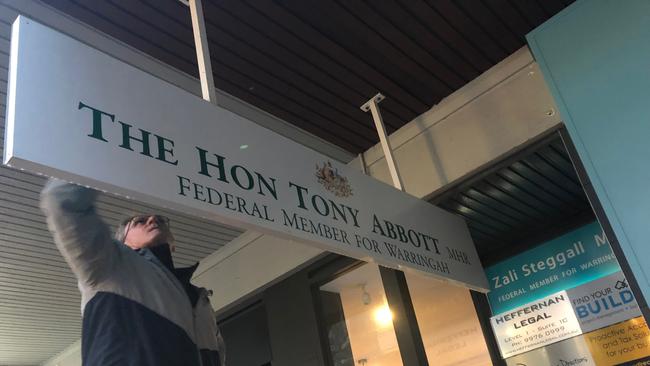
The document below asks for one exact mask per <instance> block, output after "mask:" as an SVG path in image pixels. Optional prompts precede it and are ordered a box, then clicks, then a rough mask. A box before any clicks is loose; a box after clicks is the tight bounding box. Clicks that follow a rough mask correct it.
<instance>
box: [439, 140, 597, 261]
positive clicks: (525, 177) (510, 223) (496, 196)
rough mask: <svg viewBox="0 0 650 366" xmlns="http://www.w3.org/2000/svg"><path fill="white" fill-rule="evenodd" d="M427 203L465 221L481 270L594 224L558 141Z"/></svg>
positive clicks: (530, 152)
mask: <svg viewBox="0 0 650 366" xmlns="http://www.w3.org/2000/svg"><path fill="white" fill-rule="evenodd" d="M432 203H434V204H437V205H438V206H440V207H442V208H445V209H447V210H448V211H451V212H453V213H456V214H459V215H461V216H463V217H464V218H465V219H466V220H467V223H468V226H469V229H470V233H471V235H472V238H473V239H474V243H475V244H476V248H477V250H478V252H479V256H480V257H481V260H482V262H483V265H485V266H487V265H490V264H491V263H494V262H495V261H498V260H500V259H503V258H505V257H507V256H510V255H513V254H515V253H517V252H520V251H522V250H525V249H527V248H529V247H530V246H532V245H535V244H539V243H541V242H543V241H545V240H549V239H551V238H553V237H554V236H558V235H560V234H562V232H564V231H568V230H570V229H573V228H574V227H576V226H578V225H582V224H585V223H587V222H590V221H593V220H595V216H594V214H593V211H592V210H591V206H590V205H589V202H588V200H587V197H586V196H585V194H584V191H583V190H582V187H581V185H580V181H579V180H578V176H577V175H576V172H575V170H574V169H573V166H572V165H571V160H570V159H569V156H568V154H567V152H566V150H565V148H564V146H563V144H562V141H561V140H560V138H559V137H553V138H552V139H551V140H547V141H544V142H543V143H541V144H538V145H535V146H534V147H533V148H530V149H528V150H527V151H525V152H523V153H521V154H519V155H518V156H517V157H516V159H513V160H511V161H509V162H508V163H507V164H506V165H505V166H500V167H498V168H497V169H496V170H494V171H492V172H489V173H481V175H480V176H479V177H477V178H474V179H470V180H469V181H467V182H465V183H463V184H461V185H460V186H458V187H456V188H454V189H451V190H449V191H448V192H446V193H443V194H442V195H440V196H438V197H435V198H434V199H432Z"/></svg>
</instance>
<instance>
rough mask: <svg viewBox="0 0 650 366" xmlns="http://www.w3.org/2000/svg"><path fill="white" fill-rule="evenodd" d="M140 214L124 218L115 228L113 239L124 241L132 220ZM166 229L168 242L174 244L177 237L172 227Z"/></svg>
mask: <svg viewBox="0 0 650 366" xmlns="http://www.w3.org/2000/svg"><path fill="white" fill-rule="evenodd" d="M138 216H140V215H131V216H128V217H125V218H124V219H122V221H120V224H119V225H118V226H117V228H116V229H115V232H114V233H113V239H115V240H117V241H119V242H120V243H124V240H125V239H126V234H127V233H128V232H129V228H130V226H131V220H133V219H134V218H135V217H138ZM165 231H166V233H165V234H167V244H169V245H174V244H175V243H176V239H174V234H172V232H171V228H169V227H167V228H166V230H165Z"/></svg>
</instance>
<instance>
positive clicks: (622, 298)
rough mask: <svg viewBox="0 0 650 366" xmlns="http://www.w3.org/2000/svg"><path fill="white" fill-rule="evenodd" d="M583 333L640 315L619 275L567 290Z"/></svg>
mask: <svg viewBox="0 0 650 366" xmlns="http://www.w3.org/2000/svg"><path fill="white" fill-rule="evenodd" d="M567 294H568V295H569V299H570V300H571V304H572V305H573V309H574V311H575V314H576V316H577V318H578V321H579V322H580V328H582V331H583V332H584V333H587V332H591V331H592V330H595V329H600V328H604V327H606V326H608V325H612V324H614V323H619V322H622V321H625V320H628V319H631V318H636V317H638V316H641V310H639V305H638V304H637V302H636V300H635V299H634V295H633V294H632V290H631V289H630V287H629V285H628V284H627V280H626V279H625V276H624V275H623V272H616V273H613V274H611V275H609V276H605V277H603V278H600V279H598V280H596V281H592V282H589V283H587V284H585V285H582V286H578V287H575V288H572V289H570V290H567Z"/></svg>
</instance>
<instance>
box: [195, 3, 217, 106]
mask: <svg viewBox="0 0 650 366" xmlns="http://www.w3.org/2000/svg"><path fill="white" fill-rule="evenodd" d="M189 7H190V14H191V16H192V31H193V33H194V45H195V47H196V61H197V62H198V64H199V78H200V79H201V93H202V95H203V99H205V100H207V101H208V102H210V103H213V104H217V95H216V92H215V89H214V76H213V75H212V62H211V60H210V50H209V48H208V36H207V35H206V33H205V19H204V18H203V4H202V3H201V0H189Z"/></svg>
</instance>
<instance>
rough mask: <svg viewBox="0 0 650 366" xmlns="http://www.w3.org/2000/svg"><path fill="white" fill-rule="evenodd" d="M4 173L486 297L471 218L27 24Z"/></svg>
mask: <svg viewBox="0 0 650 366" xmlns="http://www.w3.org/2000/svg"><path fill="white" fill-rule="evenodd" d="M7 108H8V110H7V128H6V138H5V156H4V163H5V164H8V165H11V166H14V167H17V168H22V169H25V170H29V171H34V172H39V173H43V174H46V175H50V176H57V177H60V178H64V179H68V180H70V181H74V182H77V183H80V184H85V185H88V186H92V187H96V188H99V189H103V190H106V191H109V192H112V193H117V194H121V195H125V196H130V197H133V198H136V199H138V200H142V201H145V202H151V203H155V204H159V205H165V206H168V207H170V208H173V209H177V210H181V211H185V212H189V213H193V214H196V215H200V216H203V217H207V218H211V219H213V220H215V221H219V222H224V223H227V224H231V225H236V226H239V227H244V228H252V229H255V230H261V231H266V232H270V233H272V234H275V235H280V236H284V237H287V238H295V239H299V240H301V241H305V242H309V243H312V244H314V245H316V246H319V247H320V248H322V249H324V250H328V251H332V252H337V253H341V254H344V255H347V256H351V257H356V258H359V259H362V260H372V261H376V262H378V263H380V264H383V265H386V266H390V267H393V268H402V269H414V270H418V271H421V272H425V273H428V274H431V275H434V276H437V277H440V278H444V279H449V280H454V281H458V282H461V283H463V284H465V285H466V286H468V287H470V288H474V289H477V290H482V291H486V288H487V281H486V279H485V275H484V273H483V269H482V266H481V263H480V261H479V258H478V255H477V253H476V250H475V248H474V245H473V243H472V241H471V238H470V235H469V231H468V230H467V226H466V224H465V222H464V221H463V220H462V219H461V218H459V217H457V216H454V215H451V214H449V213H447V212H445V211H443V210H441V209H439V208H437V207H434V206H433V205H431V204H429V203H427V202H424V201H422V200H419V199H417V198H415V197H412V196H410V195H408V194H406V193H403V192H400V191H398V190H396V189H394V188H393V187H391V186H388V185H386V184H383V183H381V182H379V181H377V180H375V179H372V178H370V177H367V176H365V175H363V174H361V173H360V172H357V171H355V170H353V169H350V168H348V167H347V166H345V165H342V164H339V163H337V162H335V161H331V160H330V159H328V158H327V157H325V156H324V155H321V154H319V153H317V152H315V151H313V150H311V149H309V148H306V147H304V146H302V145H299V144H297V143H295V142H293V141H291V140H289V139H287V138H285V137H283V136H280V135H278V134H276V133H274V132H272V131H269V130H267V129H265V128H263V127H260V126H258V125H256V124H255V123H253V122H251V121H249V120H247V119H245V118H242V117H241V116H238V115H236V114H234V113H231V112H229V111H227V110H225V109H223V108H220V107H217V106H214V105H212V104H210V103H207V102H205V101H203V100H201V99H199V98H198V97H196V96H195V95H192V94H190V93H188V92H186V91H184V90H182V89H180V88H178V87H176V86H174V85H171V84H169V83H167V82H164V81H162V80H160V79H157V78H155V77H153V76H151V75H150V74H147V73H146V72H143V71H141V70H139V69H137V68H135V67H132V66H130V65H128V64H125V63H123V62H121V61H119V60H117V59H115V58H113V57H110V56H108V55H106V54H104V53H102V52H100V51H97V50H95V49H93V48H91V47H89V46H87V45H85V44H83V43H81V42H78V41H76V40H74V39H72V38H70V37H67V36H65V35H63V34H60V33H58V32H56V31H53V30H51V29H49V28H47V27H45V26H43V25H41V24H38V23H35V22H33V21H32V20H29V19H26V18H24V17H21V18H19V19H18V20H16V22H15V23H14V25H13V30H12V40H11V57H10V79H9V91H8V103H7Z"/></svg>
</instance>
